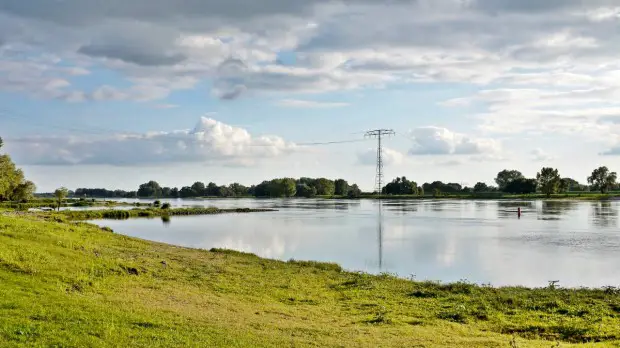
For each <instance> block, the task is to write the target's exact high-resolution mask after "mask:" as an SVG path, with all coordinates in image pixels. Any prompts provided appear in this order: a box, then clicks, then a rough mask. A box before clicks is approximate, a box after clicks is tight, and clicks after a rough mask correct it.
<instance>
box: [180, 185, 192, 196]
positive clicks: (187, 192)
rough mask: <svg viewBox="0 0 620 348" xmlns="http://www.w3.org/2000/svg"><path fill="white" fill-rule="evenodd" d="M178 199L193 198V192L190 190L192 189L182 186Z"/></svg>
mask: <svg viewBox="0 0 620 348" xmlns="http://www.w3.org/2000/svg"><path fill="white" fill-rule="evenodd" d="M179 197H181V198H189V197H194V190H192V188H191V187H189V186H184V187H182V188H181V190H180V191H179Z"/></svg>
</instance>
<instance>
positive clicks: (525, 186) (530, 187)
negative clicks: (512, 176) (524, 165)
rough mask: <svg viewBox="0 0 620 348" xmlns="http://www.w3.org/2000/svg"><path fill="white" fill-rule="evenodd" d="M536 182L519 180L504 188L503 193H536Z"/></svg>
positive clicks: (524, 179) (533, 180)
mask: <svg viewBox="0 0 620 348" xmlns="http://www.w3.org/2000/svg"><path fill="white" fill-rule="evenodd" d="M536 186H537V182H536V179H526V178H519V179H516V180H513V181H511V182H510V183H509V184H508V186H506V187H505V188H504V191H503V192H506V193H512V194H520V195H528V194H532V193H536Z"/></svg>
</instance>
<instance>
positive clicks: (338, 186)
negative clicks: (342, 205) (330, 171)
mask: <svg viewBox="0 0 620 348" xmlns="http://www.w3.org/2000/svg"><path fill="white" fill-rule="evenodd" d="M334 185H335V190H334V194H335V195H337V196H344V195H346V194H347V193H348V192H349V183H348V182H347V181H346V180H344V179H338V180H336V181H335V182H334Z"/></svg>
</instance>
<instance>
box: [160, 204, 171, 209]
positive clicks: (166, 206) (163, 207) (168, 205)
mask: <svg viewBox="0 0 620 348" xmlns="http://www.w3.org/2000/svg"><path fill="white" fill-rule="evenodd" d="M161 208H162V209H170V203H164V204H162V206H161Z"/></svg>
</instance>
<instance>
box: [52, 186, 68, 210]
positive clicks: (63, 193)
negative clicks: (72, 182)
mask: <svg viewBox="0 0 620 348" xmlns="http://www.w3.org/2000/svg"><path fill="white" fill-rule="evenodd" d="M68 195H69V190H68V189H67V188H66V187H61V188H59V189H56V191H54V197H56V204H57V207H58V210H60V207H61V206H62V201H63V200H64V199H65V198H67V196H68Z"/></svg>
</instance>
